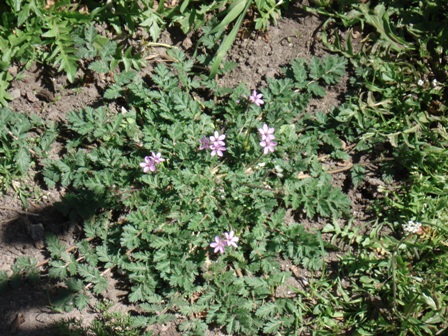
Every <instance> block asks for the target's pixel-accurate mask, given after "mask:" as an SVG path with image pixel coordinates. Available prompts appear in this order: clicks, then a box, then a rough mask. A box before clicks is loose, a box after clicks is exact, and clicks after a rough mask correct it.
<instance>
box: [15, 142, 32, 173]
mask: <svg viewBox="0 0 448 336" xmlns="http://www.w3.org/2000/svg"><path fill="white" fill-rule="evenodd" d="M15 160H16V163H17V167H18V168H19V171H20V172H21V173H22V174H25V173H26V172H27V171H28V169H29V167H30V164H31V158H30V154H29V149H28V148H27V147H26V146H25V147H21V148H20V149H19V151H18V152H17V154H16V157H15Z"/></svg>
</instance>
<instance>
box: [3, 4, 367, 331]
mask: <svg viewBox="0 0 448 336" xmlns="http://www.w3.org/2000/svg"><path fill="white" fill-rule="evenodd" d="M299 7H300V6H298V5H297V6H295V7H293V8H291V10H290V11H289V13H288V14H287V15H286V17H284V18H282V19H280V20H279V22H278V25H277V26H276V27H271V28H270V29H269V31H268V32H267V33H264V34H258V33H251V34H249V36H243V35H244V34H242V36H240V37H239V39H238V40H237V41H236V42H235V44H234V46H233V48H232V50H231V51H230V52H229V54H228V55H227V59H228V60H231V61H234V62H237V63H238V67H237V69H235V70H234V71H233V72H232V73H230V74H227V75H225V76H224V77H222V78H221V79H220V80H219V82H220V84H222V85H225V86H235V85H237V84H239V83H241V82H242V83H245V84H246V85H247V87H248V88H249V89H250V90H253V89H259V88H260V87H262V86H263V85H264V84H265V81H266V79H267V78H269V77H276V76H279V75H280V68H281V67H283V66H286V65H288V64H289V63H290V62H291V61H292V60H293V59H294V58H305V59H309V58H311V57H312V56H323V55H325V54H326V51H325V50H324V48H323V47H322V45H321V44H320V41H319V34H320V28H321V25H322V21H321V20H320V19H319V18H318V17H316V16H312V15H309V14H306V13H304V12H303V11H302V10H301V9H300V8H299ZM159 42H161V43H165V44H170V45H176V46H178V47H179V48H182V49H184V50H185V49H187V50H186V51H187V52H188V48H189V47H190V46H191V41H190V39H189V38H188V37H184V38H181V39H179V38H177V37H176V38H175V37H173V36H172V35H170V34H169V33H164V34H163V35H162V37H161V40H160V41H159ZM149 53H150V55H148V56H150V57H148V59H150V61H148V67H147V68H146V69H143V70H142V71H143V72H144V73H150V71H151V69H152V67H153V65H154V64H155V62H157V61H163V59H164V58H163V55H164V53H165V50H164V49H163V48H155V49H152V50H149ZM11 72H12V73H17V69H15V68H13V69H11ZM82 75H83V74H82V73H80V78H82ZM346 81H347V78H345V80H344V81H341V83H339V84H338V85H336V86H334V87H333V88H331V89H330V91H329V93H328V95H327V96H326V97H325V98H324V99H321V100H314V101H313V102H312V105H311V106H310V110H319V111H324V112H325V111H328V110H329V109H331V108H332V107H335V106H338V105H339V104H340V102H341V101H342V100H343V94H344V93H345V91H346ZM102 88H104V83H103V82H102V81H101V79H99V78H96V79H95V80H94V82H93V83H89V84H87V83H83V82H82V80H81V81H80V82H78V83H76V85H69V84H68V82H67V79H66V77H65V76H64V75H61V74H57V73H56V72H55V71H53V70H51V69H48V68H38V67H33V68H31V69H30V70H29V71H25V72H24V73H23V75H22V76H20V79H19V78H18V79H17V80H15V81H14V82H13V83H12V86H11V89H10V93H11V94H13V96H14V97H15V99H14V100H13V101H12V102H11V104H10V108H11V109H12V110H14V111H17V112H20V113H27V114H37V115H39V116H41V117H43V118H44V119H47V120H52V121H59V122H63V121H64V120H65V117H66V114H67V113H68V112H70V111H72V110H76V109H80V108H83V107H86V106H91V107H96V106H99V105H100V104H101V103H102V97H101V92H102ZM111 107H112V108H114V106H111ZM59 151H60V148H58V146H57V145H55V147H54V148H53V153H52V155H54V156H57V154H58V152H59ZM345 178H346V172H341V173H339V174H334V183H335V184H336V185H340V186H342V185H343V184H344V181H345ZM21 183H28V184H29V189H30V190H31V191H34V192H35V193H36V194H37V195H40V197H38V198H33V199H29V200H28V202H29V207H28V208H27V209H26V211H25V210H24V209H23V207H22V203H21V201H20V199H19V198H18V196H17V195H16V194H15V193H14V192H12V191H11V192H10V193H9V194H7V195H3V196H1V198H0V241H1V245H0V255H1V259H0V271H6V272H8V274H11V273H12V270H11V267H12V265H13V263H14V261H15V260H16V259H17V258H18V257H20V256H29V257H32V258H34V259H35V260H36V261H37V262H38V263H40V264H44V263H45V260H46V258H47V254H46V252H45V249H44V248H43V243H42V240H41V238H40V236H39V235H44V234H47V233H52V234H56V235H58V236H59V238H60V239H61V240H62V242H63V243H64V244H65V245H66V246H72V245H73V244H74V242H76V240H77V238H78V236H79V234H80V227H79V226H78V225H77V224H76V223H71V222H69V221H68V219H67V218H65V217H64V216H62V215H61V214H60V213H59V212H58V211H57V210H56V209H55V207H54V203H55V202H56V201H58V200H60V198H61V196H62V195H63V193H64V191H63V190H62V191H61V190H59V191H56V190H50V191H47V190H42V189H40V187H39V184H38V182H37V181H33V180H30V181H26V182H21ZM348 193H349V195H350V197H351V198H352V201H353V212H354V213H356V214H357V216H355V217H357V225H362V224H363V221H364V220H365V216H366V215H365V212H366V206H367V204H368V201H367V200H366V199H365V197H364V195H363V194H362V193H361V191H360V189H352V190H349V191H348ZM40 224H42V225H40ZM304 224H306V226H307V228H309V229H310V230H316V229H321V228H322V227H323V226H324V225H325V223H324V222H307V223H304ZM33 230H34V231H36V230H37V232H38V233H33V232H34V231H33ZM39 230H41V231H42V232H40V233H39ZM336 258H337V254H335V253H334V254H331V255H330V258H329V261H335V260H336ZM282 267H283V268H284V269H285V270H288V269H289V270H291V271H292V273H293V275H294V277H292V278H291V279H289V280H288V281H287V284H288V285H289V286H297V287H299V286H302V285H303V281H304V279H305V280H306V276H309V275H308V274H307V273H306V272H305V271H304V270H300V269H297V267H296V268H295V269H293V267H294V266H293V265H290V263H289V264H288V261H284V262H282ZM42 270H43V271H42V273H41V278H40V280H37V281H35V282H32V281H29V280H27V281H18V282H17V283H13V282H10V283H9V285H8V288H7V289H6V290H5V291H3V294H2V295H1V296H0V335H23V336H25V335H26V336H37V335H55V333H54V332H53V331H52V330H51V324H52V323H53V322H54V321H57V320H60V319H62V318H79V319H81V320H82V321H83V323H84V324H88V323H90V322H91V321H92V320H93V319H94V318H95V316H96V314H97V312H96V311H95V309H94V308H93V304H92V305H91V306H90V307H89V308H87V309H85V310H83V311H78V310H74V311H72V312H69V313H59V312H55V311H54V310H52V309H51V300H52V299H53V294H54V292H55V290H56V289H57V287H58V284H57V283H55V282H53V281H50V280H49V278H48V276H47V275H46V274H45V272H44V268H42ZM109 280H110V281H109V283H110V284H111V285H110V287H109V291H108V292H107V294H106V297H107V299H109V300H111V301H112V302H114V307H113V308H112V310H113V311H114V310H118V311H123V312H126V311H129V310H130V309H132V308H133V307H130V306H127V305H126V304H124V303H122V297H123V295H124V294H125V293H124V292H122V291H119V290H117V289H115V288H114V286H113V282H114V281H113V279H111V278H110V279H109ZM289 295H292V294H291V292H290V290H289V287H288V286H285V288H283V289H282V288H280V289H279V293H278V296H279V297H282V296H283V297H285V296H289ZM155 333H156V334H158V335H179V333H178V332H177V331H176V328H175V325H166V326H157V329H156V330H155ZM212 334H213V335H214V334H216V335H217V334H219V332H217V333H214V332H210V335H212Z"/></svg>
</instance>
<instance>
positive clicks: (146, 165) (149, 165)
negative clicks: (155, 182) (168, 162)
mask: <svg viewBox="0 0 448 336" xmlns="http://www.w3.org/2000/svg"><path fill="white" fill-rule="evenodd" d="M151 154H152V155H151V156H145V159H144V160H145V162H141V163H140V167H142V168H143V172H144V173H147V172H149V171H152V172H155V171H156V164H158V163H160V162H163V161H165V159H164V158H162V154H160V153H157V154H156V153H154V152H151Z"/></svg>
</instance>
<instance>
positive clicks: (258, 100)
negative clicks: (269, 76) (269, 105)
mask: <svg viewBox="0 0 448 336" xmlns="http://www.w3.org/2000/svg"><path fill="white" fill-rule="evenodd" d="M262 97H263V95H262V94H261V93H259V94H257V91H255V90H254V91H252V95H251V96H250V97H249V100H250V101H251V102H252V103H254V104H255V105H257V106H260V105H263V104H264V101H263V99H261V98H262Z"/></svg>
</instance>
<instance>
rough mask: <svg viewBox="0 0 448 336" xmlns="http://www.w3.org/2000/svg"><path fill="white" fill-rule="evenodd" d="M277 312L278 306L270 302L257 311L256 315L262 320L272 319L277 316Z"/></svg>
mask: <svg viewBox="0 0 448 336" xmlns="http://www.w3.org/2000/svg"><path fill="white" fill-rule="evenodd" d="M276 311H277V304H275V303H274V302H269V303H265V304H263V305H262V306H261V307H260V308H258V309H257V311H256V312H255V315H256V316H258V317H262V318H267V317H272V316H274V315H275V313H276Z"/></svg>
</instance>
